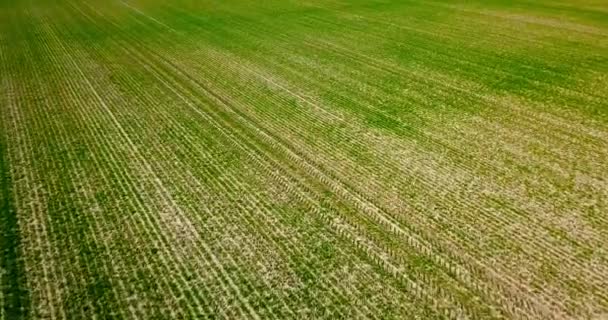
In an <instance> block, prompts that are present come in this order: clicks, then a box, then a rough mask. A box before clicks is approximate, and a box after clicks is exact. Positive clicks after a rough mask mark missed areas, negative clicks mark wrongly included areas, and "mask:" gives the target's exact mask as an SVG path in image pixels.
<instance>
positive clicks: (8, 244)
mask: <svg viewBox="0 0 608 320" xmlns="http://www.w3.org/2000/svg"><path fill="white" fill-rule="evenodd" d="M2 127H3V124H2V121H0V129H3V128H2ZM9 166H10V164H9V163H8V157H7V142H6V139H5V131H4V130H0V250H1V252H0V270H1V271H2V277H1V278H0V286H1V288H0V290H1V291H2V295H3V296H4V301H3V302H4V304H3V305H2V306H0V307H1V308H2V309H4V311H3V313H4V314H5V315H6V316H7V319H26V318H27V315H28V312H29V308H30V302H29V293H28V290H27V287H26V274H25V269H24V265H23V260H22V259H21V258H20V257H21V235H20V231H19V220H18V218H17V212H16V211H15V207H14V204H13V191H12V182H11V175H10V167H9Z"/></svg>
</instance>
